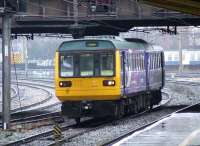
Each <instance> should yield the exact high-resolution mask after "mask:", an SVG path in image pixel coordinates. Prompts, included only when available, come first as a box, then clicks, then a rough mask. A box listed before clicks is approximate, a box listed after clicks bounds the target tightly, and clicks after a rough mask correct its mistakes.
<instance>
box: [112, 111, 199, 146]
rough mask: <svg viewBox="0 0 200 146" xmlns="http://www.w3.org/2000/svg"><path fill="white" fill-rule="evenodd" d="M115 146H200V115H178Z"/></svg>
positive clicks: (134, 134)
mask: <svg viewBox="0 0 200 146" xmlns="http://www.w3.org/2000/svg"><path fill="white" fill-rule="evenodd" d="M113 146H200V113H176V114H173V115H171V116H170V117H167V118H165V119H163V120H161V121H159V122H157V123H155V124H153V125H151V126H150V127H147V128H145V129H144V130H141V131H138V132H136V133H133V134H132V135H130V136H128V137H126V138H124V139H122V140H121V141H119V142H118V143H116V144H114V145H113Z"/></svg>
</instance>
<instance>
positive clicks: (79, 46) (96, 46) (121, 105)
mask: <svg viewBox="0 0 200 146" xmlns="http://www.w3.org/2000/svg"><path fill="white" fill-rule="evenodd" d="M164 77H165V70H164V53H163V50H158V49H154V48H153V46H152V45H150V44H149V43H147V42H146V41H144V40H141V39H118V40H117V39H112V40H110V39H109V40H108V39H79V40H72V41H66V42H63V43H62V44H61V45H60V47H59V48H58V50H57V51H56V57H55V89H56V96H57V97H58V99H59V100H60V101H61V102H62V107H61V109H62V113H63V114H64V115H66V116H68V117H69V118H74V119H75V120H76V122H80V118H81V117H86V116H87V117H100V116H114V117H121V116H122V115H124V114H127V113H137V112H138V111H142V110H145V109H148V108H152V106H153V105H156V104H159V102H160V101H161V99H162V95H161V89H162V88H163V86H164Z"/></svg>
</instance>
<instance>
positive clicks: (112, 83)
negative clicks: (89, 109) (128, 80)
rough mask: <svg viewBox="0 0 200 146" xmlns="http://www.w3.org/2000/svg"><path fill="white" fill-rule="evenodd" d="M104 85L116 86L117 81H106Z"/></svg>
mask: <svg viewBox="0 0 200 146" xmlns="http://www.w3.org/2000/svg"><path fill="white" fill-rule="evenodd" d="M103 85H104V86H115V81H114V80H104V81H103Z"/></svg>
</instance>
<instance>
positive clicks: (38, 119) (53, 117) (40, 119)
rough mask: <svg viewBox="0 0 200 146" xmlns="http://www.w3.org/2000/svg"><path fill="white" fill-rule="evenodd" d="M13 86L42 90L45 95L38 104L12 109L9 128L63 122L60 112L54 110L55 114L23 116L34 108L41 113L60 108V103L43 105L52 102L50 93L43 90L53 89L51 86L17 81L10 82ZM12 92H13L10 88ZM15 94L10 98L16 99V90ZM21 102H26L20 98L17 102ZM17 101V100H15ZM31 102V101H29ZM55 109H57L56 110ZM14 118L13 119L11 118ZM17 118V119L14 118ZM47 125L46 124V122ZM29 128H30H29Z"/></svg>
mask: <svg viewBox="0 0 200 146" xmlns="http://www.w3.org/2000/svg"><path fill="white" fill-rule="evenodd" d="M12 83H14V84H18V85H19V86H26V87H30V88H34V89H39V90H42V91H43V92H44V93H45V96H46V97H45V98H44V99H43V100H40V101H39V102H35V103H32V104H28V105H25V106H22V107H16V108H14V109H12V110H11V126H16V125H23V127H24V125H27V124H28V123H30V124H31V123H44V121H48V123H50V124H52V123H53V122H52V121H56V122H63V118H62V116H61V114H60V110H56V112H47V111H46V112H47V113H42V114H41V113H39V114H38V112H37V113H36V114H37V115H31V116H25V115H24V114H25V113H26V112H27V111H29V112H31V111H33V110H29V109H30V108H34V107H37V110H38V111H42V110H44V109H51V108H52V107H54V108H55V107H57V106H60V102H53V103H52V104H47V105H45V103H46V102H48V101H49V100H53V98H52V97H53V96H52V93H51V92H50V91H48V90H46V89H45V88H50V89H51V90H52V89H53V87H52V86H50V85H43V84H39V83H33V84H31V82H28V83H27V82H23V81H19V82H15V81H14V82H12ZM12 90H14V89H13V88H12ZM14 91H15V92H14V93H15V94H14V96H13V97H12V99H14V98H16V97H17V96H18V93H17V90H14ZM33 98H34V97H33ZM23 100H27V99H25V98H21V101H19V102H23ZM16 101H17V99H16ZM29 101H31V100H29ZM43 104H44V105H45V106H43ZM56 109H59V107H58V108H56ZM13 117H14V118H13ZM16 117H17V118H16ZM46 123H47V122H46ZM0 127H2V123H1V122H0ZM29 127H30V126H29Z"/></svg>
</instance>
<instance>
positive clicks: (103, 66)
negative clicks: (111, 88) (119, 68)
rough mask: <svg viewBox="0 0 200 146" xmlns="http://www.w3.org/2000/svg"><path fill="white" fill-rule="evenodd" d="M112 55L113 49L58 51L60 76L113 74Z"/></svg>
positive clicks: (113, 61)
mask: <svg viewBox="0 0 200 146" xmlns="http://www.w3.org/2000/svg"><path fill="white" fill-rule="evenodd" d="M114 56H115V54H114V51H107V52H82V53H80V52H79V53H78V52H77V53H67V52H63V53H60V76H61V77H99V76H114V63H115V60H114V58H115V57H114Z"/></svg>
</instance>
